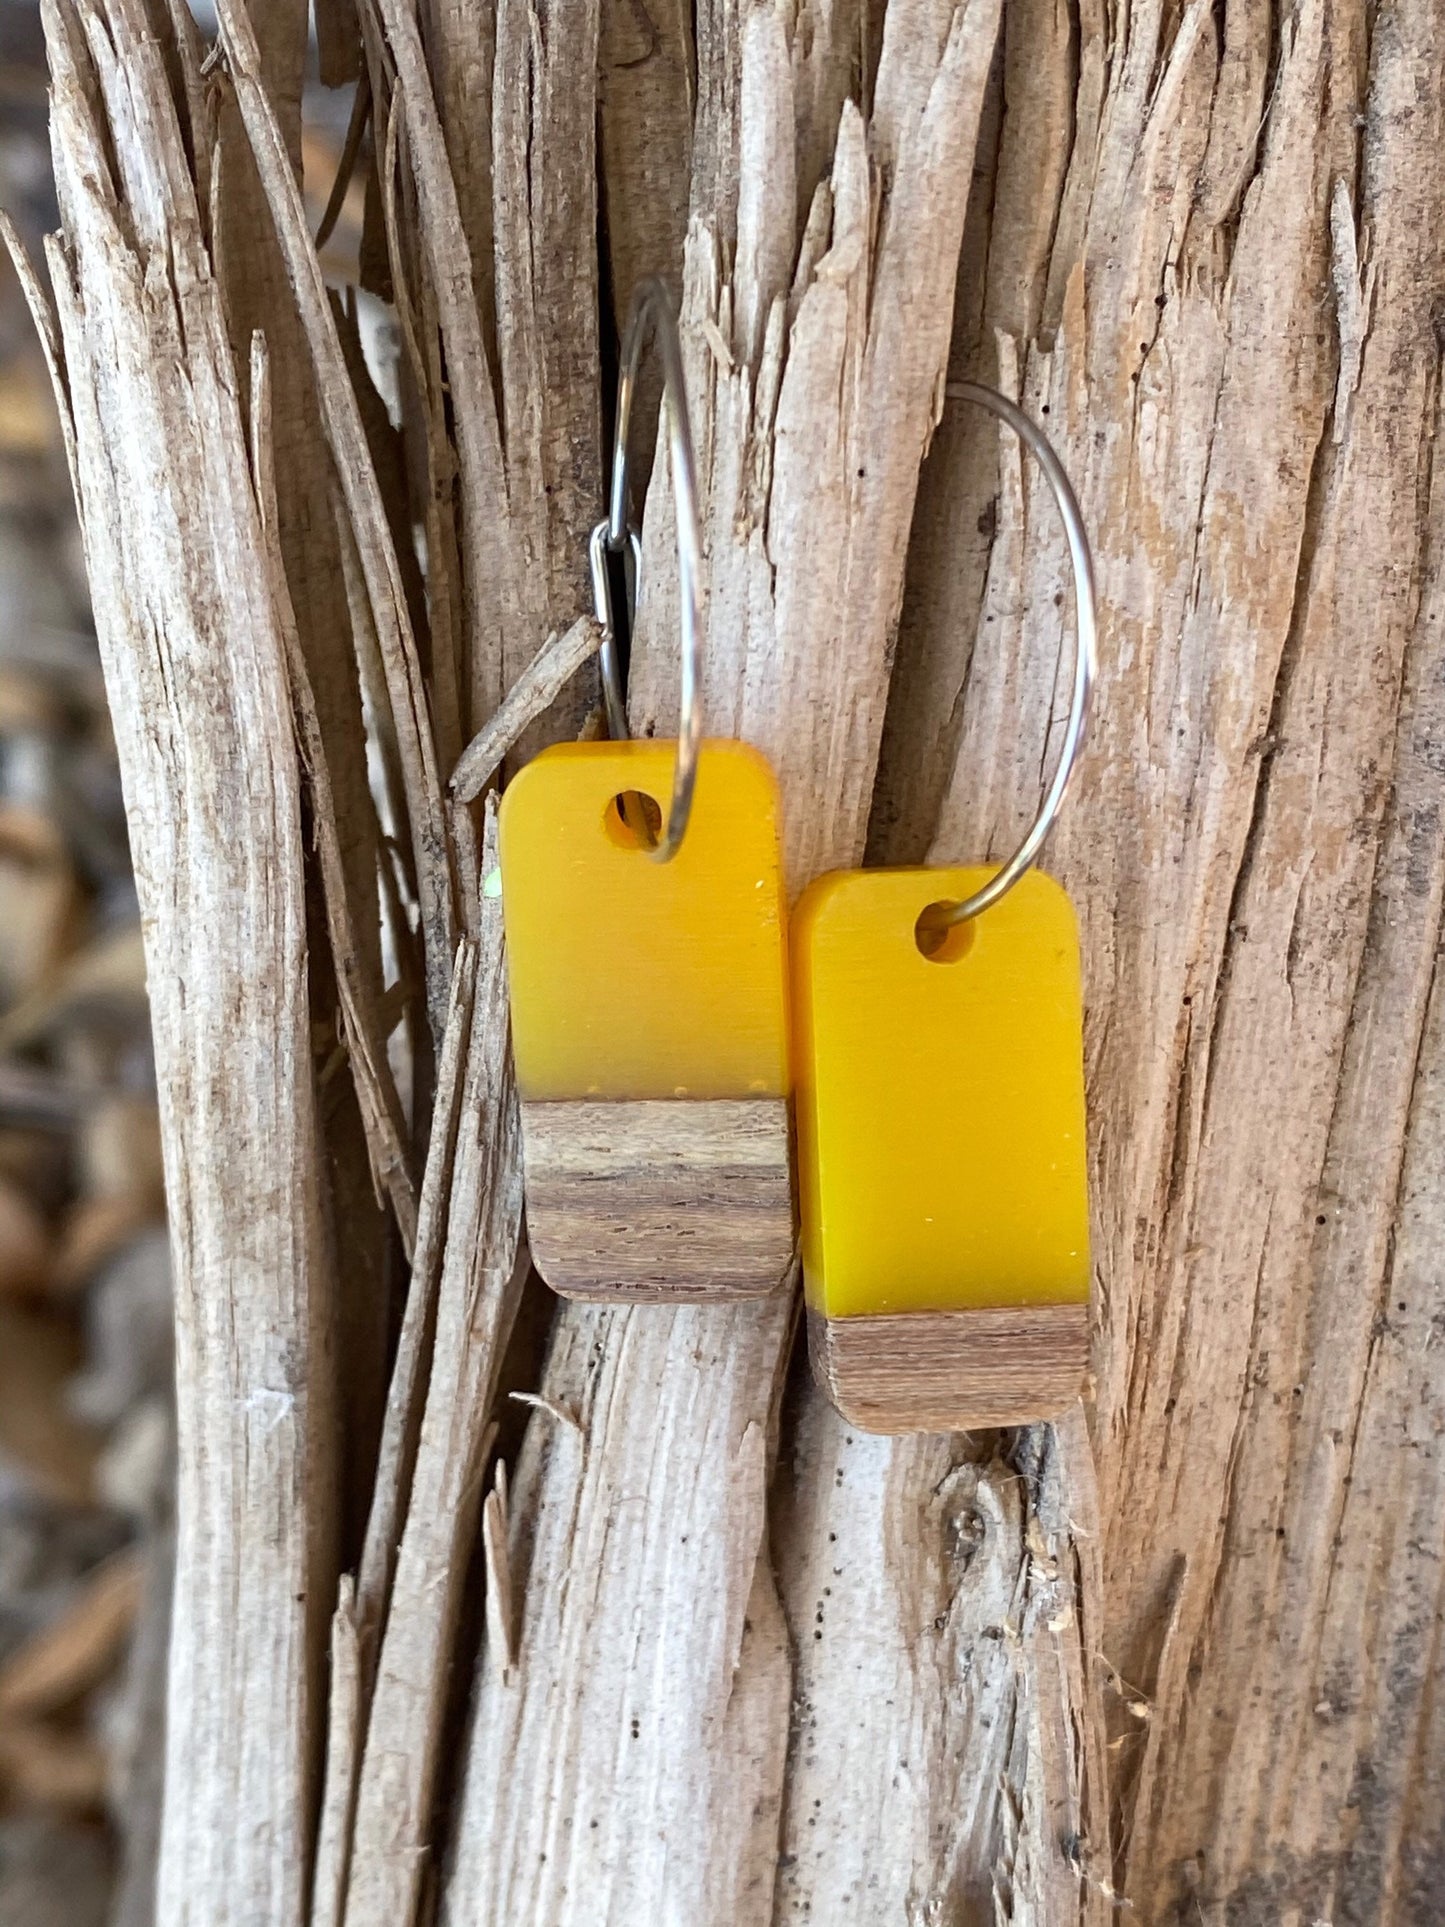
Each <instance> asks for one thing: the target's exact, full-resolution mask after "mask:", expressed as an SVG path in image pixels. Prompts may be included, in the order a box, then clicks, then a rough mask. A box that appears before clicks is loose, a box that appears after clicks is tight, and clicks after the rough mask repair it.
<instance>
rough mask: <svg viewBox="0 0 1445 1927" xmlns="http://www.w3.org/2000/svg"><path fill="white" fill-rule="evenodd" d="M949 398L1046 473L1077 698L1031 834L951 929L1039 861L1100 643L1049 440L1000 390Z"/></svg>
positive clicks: (1083, 545) (1079, 743)
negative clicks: (1061, 549) (993, 426)
mask: <svg viewBox="0 0 1445 1927" xmlns="http://www.w3.org/2000/svg"><path fill="white" fill-rule="evenodd" d="M944 393H945V394H946V395H947V396H948V397H949V398H950V399H953V400H957V401H971V402H976V403H977V404H978V405H979V407H981V408H987V409H988V410H989V412H990V413H991V414H994V415H997V416H998V418H999V420H1000V421H1002V422H1003V423H1005V424H1006V425H1007V426H1008V427H1009V428H1011V429H1012V430H1013V432H1014V433H1015V434H1016V435H1017V436H1018V438H1019V440H1020V441H1021V442H1022V443H1023V444H1024V446H1025V447H1026V448H1027V449H1028V450H1029V452H1030V454H1031V455H1033V456H1034V457H1035V459H1036V460H1037V462H1038V464H1039V467H1040V468H1041V469H1042V470H1043V472H1044V479H1045V480H1046V481H1047V483H1048V485H1049V487H1050V489H1051V490H1052V492H1053V497H1054V500H1055V502H1057V503H1058V506H1059V514H1060V516H1061V517H1062V519H1063V524H1064V534H1065V536H1066V537H1067V538H1068V544H1069V559H1070V561H1071V563H1072V564H1073V571H1074V628H1075V643H1074V694H1073V700H1072V701H1071V703H1070V705H1069V720H1068V725H1067V727H1066V729H1065V731H1064V743H1063V748H1062V749H1061V750H1060V752H1059V763H1058V768H1057V769H1056V770H1055V771H1054V777H1053V781H1052V782H1051V783H1050V784H1049V787H1048V789H1047V791H1046V792H1045V794H1044V800H1043V802H1042V803H1041V804H1040V806H1039V813H1038V815H1037V816H1036V817H1035V818H1034V820H1033V824H1032V826H1031V828H1030V830H1029V833H1028V835H1027V836H1026V837H1025V838H1024V840H1023V842H1022V843H1020V845H1019V846H1018V848H1017V849H1016V850H1015V851H1014V853H1013V855H1012V856H1011V857H1010V858H1009V860H1008V862H1007V863H1005V864H1004V865H1003V867H1002V869H1000V870H999V871H998V872H997V874H996V875H994V876H992V877H990V879H989V881H988V882H987V883H986V884H985V885H984V886H983V888H982V889H981V890H975V891H974V893H973V895H972V896H971V897H965V898H964V899H963V901H962V903H955V904H954V905H952V907H951V908H950V909H949V910H948V911H947V912H946V913H940V914H939V916H938V917H937V919H936V926H935V927H938V928H942V929H948V928H951V927H952V926H953V925H954V924H959V923H966V922H967V921H968V920H969V918H970V917H976V916H979V915H981V914H982V912H983V911H985V910H987V909H990V908H991V907H992V906H993V905H994V904H995V903H997V902H998V901H999V899H1000V897H1005V896H1007V895H1008V893H1009V891H1010V890H1012V888H1013V887H1014V885H1015V884H1016V883H1017V882H1018V880H1019V878H1020V877H1021V876H1023V875H1024V873H1025V872H1026V871H1027V870H1029V869H1031V868H1032V867H1033V865H1034V863H1035V862H1036V861H1037V859H1038V854H1039V851H1040V850H1041V849H1042V848H1043V845H1044V839H1045V838H1046V837H1047V836H1048V833H1049V831H1050V830H1051V829H1052V828H1053V827H1054V824H1055V822H1056V821H1057V819H1058V815H1059V812H1060V810H1062V808H1063V807H1064V798H1065V796H1066V795H1067V794H1068V789H1069V781H1070V779H1071V777H1072V776H1073V774H1074V770H1075V768H1076V766H1077V764H1078V761H1079V757H1080V756H1081V755H1082V753H1083V748H1084V738H1085V736H1086V734H1087V733H1088V727H1089V703H1090V699H1091V697H1092V695H1093V689H1094V677H1095V675H1096V673H1097V671H1098V659H1099V638H1098V626H1097V623H1096V619H1095V610H1094V562H1093V558H1092V556H1091V555H1090V553H1089V537H1088V532H1087V530H1086V529H1085V527H1084V518H1083V514H1082V512H1081V511H1080V508H1079V502H1078V497H1077V496H1076V495H1075V494H1074V491H1073V488H1072V486H1071V485H1070V482H1069V478H1068V476H1067V475H1066V474H1065V473H1064V466H1063V463H1062V462H1061V461H1060V460H1059V458H1058V456H1057V455H1056V454H1055V453H1054V448H1053V444H1052V443H1051V442H1050V440H1049V438H1048V436H1047V435H1045V434H1044V432H1043V430H1042V429H1041V428H1040V427H1039V426H1038V424H1037V423H1036V422H1034V421H1032V420H1030V418H1029V417H1028V416H1027V415H1026V414H1025V413H1024V412H1023V410H1022V409H1021V408H1019V407H1017V406H1016V405H1015V404H1014V403H1013V402H1011V401H1010V400H1009V399H1008V397H1007V395H1001V394H999V392H998V390H997V389H995V388H985V387H983V386H982V385H981V384H980V383H979V382H976V381H958V382H950V383H949V384H948V386H947V388H946V389H945V390H944Z"/></svg>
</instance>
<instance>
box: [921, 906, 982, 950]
mask: <svg viewBox="0 0 1445 1927" xmlns="http://www.w3.org/2000/svg"><path fill="white" fill-rule="evenodd" d="M957 908H958V905H957V904H956V903H930V904H929V906H928V908H927V909H926V910H923V911H921V912H920V913H919V918H918V921H917V923H915V924H914V926H913V941H914V942H915V943H916V944H917V945H918V949H919V953H920V955H922V956H924V957H926V958H927V959H928V961H929V962H930V963H957V962H958V960H959V958H960V957H966V956H967V955H968V953H969V951H970V950H972V948H973V918H972V917H970V918H969V920H968V922H967V923H950V922H949V921H948V919H949V917H950V916H951V915H952V914H953V912H954V911H955V910H956V909H957Z"/></svg>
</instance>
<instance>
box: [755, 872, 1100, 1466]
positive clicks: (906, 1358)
mask: <svg viewBox="0 0 1445 1927" xmlns="http://www.w3.org/2000/svg"><path fill="white" fill-rule="evenodd" d="M991 874H992V871H991V870H989V869H984V868H972V869H958V870H933V869H928V870H923V869H920V870H876V871H848V872H837V873H834V874H832V875H829V876H825V877H822V878H820V879H819V880H818V881H817V882H816V883H815V884H813V885H812V887H811V888H810V889H809V890H807V891H806V892H805V893H804V895H803V897H802V899H801V901H800V902H799V904H798V907H797V910H796V911H795V913H794V918H793V925H792V957H793V982H794V1021H795V1025H796V1031H797V1036H796V1050H795V1085H796V1093H797V1098H796V1109H797V1128H798V1162H799V1189H800V1200H799V1202H800V1210H801V1215H802V1230H803V1271H804V1282H805V1289H806V1293H807V1299H808V1310H809V1323H810V1339H811V1348H812V1353H813V1360H814V1365H815V1369H816V1370H817V1371H818V1374H819V1377H820V1378H821V1379H822V1381H823V1383H824V1385H825V1389H827V1391H828V1392H829V1395H830V1396H831V1397H832V1398H833V1400H834V1402H835V1403H836V1404H837V1405H838V1406H839V1408H840V1410H841V1411H843V1413H844V1414H845V1416H847V1417H849V1418H850V1419H852V1420H853V1421H854V1422H855V1423H857V1424H858V1425H860V1426H863V1427H864V1428H866V1429H868V1430H872V1431H882V1432H904V1431H942V1430H956V1429H958V1430H962V1429H968V1428H970V1427H978V1426H984V1425H1005V1424H1020V1423H1025V1422H1028V1421H1031V1420H1033V1419H1037V1418H1041V1417H1046V1416H1050V1415H1052V1414H1055V1413H1057V1412H1058V1411H1059V1410H1061V1409H1062V1408H1063V1407H1064V1406H1065V1405H1067V1404H1068V1403H1070V1402H1071V1401H1072V1399H1073V1398H1074V1397H1075V1396H1077V1393H1078V1389H1079V1386H1080V1383H1081V1380H1082V1377H1083V1371H1084V1365H1085V1361H1086V1357H1087V1341H1088V1297H1089V1238H1088V1229H1089V1225H1088V1186H1087V1170H1086V1144H1085V1128H1084V1084H1083V1017H1082V1004H1081V996H1080V982H1079V953H1078V936H1077V931H1076V927H1075V922H1074V914H1073V909H1072V906H1071V905H1070V903H1069V900H1068V898H1067V896H1066V895H1065V894H1064V892H1063V890H1062V889H1061V888H1060V887H1059V885H1058V884H1057V883H1055V882H1054V881H1053V880H1052V879H1051V878H1048V877H1046V876H1043V875H1041V874H1039V873H1038V872H1037V871H1031V872H1029V873H1028V874H1027V875H1026V876H1024V877H1023V878H1022V879H1021V880H1020V882H1019V883H1018V884H1017V885H1016V886H1015V887H1014V889H1012V890H1011V891H1010V892H1009V893H1008V894H1007V895H1006V896H1005V897H1003V898H1002V899H1001V900H1000V901H999V902H998V903H997V904H995V905H994V906H993V907H992V908H990V909H988V910H986V911H984V912H983V913H982V914H981V915H980V916H978V917H976V918H973V919H972V920H971V921H970V922H968V923H965V924H962V925H958V926H955V927H954V929H952V930H951V931H949V932H948V933H947V934H946V936H945V937H944V939H943V942H942V944H941V946H940V947H937V948H934V950H933V953H932V954H926V952H925V949H923V948H921V947H920V941H919V936H918V922H919V918H920V916H921V915H922V913H923V912H924V911H925V910H926V909H927V908H928V907H929V906H930V905H931V904H934V903H937V902H939V901H940V900H945V901H956V900H959V899H962V898H963V897H966V896H968V895H970V894H971V893H972V892H973V891H975V890H977V889H978V888H979V887H980V886H981V885H982V884H983V883H984V882H985V881H986V880H987V879H988V877H989V876H990V875H991Z"/></svg>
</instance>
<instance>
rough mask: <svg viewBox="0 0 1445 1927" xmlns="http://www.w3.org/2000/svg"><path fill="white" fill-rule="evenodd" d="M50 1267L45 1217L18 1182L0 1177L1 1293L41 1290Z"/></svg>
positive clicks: (17, 1294) (13, 1294)
mask: <svg viewBox="0 0 1445 1927" xmlns="http://www.w3.org/2000/svg"><path fill="white" fill-rule="evenodd" d="M53 1268H54V1267H53V1253H52V1249H51V1240H50V1233H49V1231H48V1229H47V1228H46V1225H45V1220H44V1219H43V1218H42V1217H41V1215H40V1213H39V1212H38V1211H37V1210H36V1209H35V1206H34V1205H33V1204H32V1203H31V1202H30V1200H29V1198H28V1197H26V1195H25V1193H24V1192H23V1191H21V1190H20V1189H19V1187H18V1186H17V1185H14V1184H12V1183H11V1182H10V1181H9V1179H8V1178H3V1177H0V1297H5V1298H14V1297H25V1296H29V1295H31V1294H33V1293H37V1292H42V1291H44V1290H45V1288H46V1286H47V1285H48V1284H49V1282H50V1279H51V1275H52V1271H53Z"/></svg>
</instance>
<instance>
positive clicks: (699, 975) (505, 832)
mask: <svg viewBox="0 0 1445 1927" xmlns="http://www.w3.org/2000/svg"><path fill="white" fill-rule="evenodd" d="M674 757H675V752H674V748H673V745H672V744H671V743H670V742H663V743H649V742H629V743H567V744H562V745H560V746H558V747H557V748H555V749H548V750H544V751H543V752H542V754H541V755H540V756H538V757H536V758H535V759H534V760H533V761H532V762H531V763H529V764H528V765H527V766H526V768H525V769H523V770H522V771H521V772H520V773H519V774H518V775H517V776H516V778H515V779H514V780H513V782H512V783H511V784H510V786H509V787H508V789H507V792H506V794H505V795H504V797H503V798H502V809H501V819H500V825H499V832H500V852H501V871H502V908H503V913H504V916H505V920H506V930H507V953H508V967H509V971H510V976H511V993H512V1042H513V1047H514V1050H515V1053H516V1061H517V1081H518V1086H519V1088H520V1091H521V1095H522V1097H523V1098H524V1099H528V1100H532V1101H542V1100H548V1099H563V1098H584V1097H591V1098H599V1097H600V1098H618V1099H623V1098H664V1097H698V1098H727V1097H750V1096H757V1097H783V1096H786V1094H787V1091H788V1029H787V963H786V946H785V928H786V926H785V916H786V911H785V906H784V902H783V885H782V872H781V863H780V857H779V849H778V793H777V784H776V781H775V779H774V777H773V773H772V770H771V768H770V767H769V765H768V763H767V760H766V759H765V758H764V757H763V756H761V755H759V753H758V752H757V751H756V750H754V749H750V748H748V747H747V745H746V744H743V743H734V742H707V743H704V744H703V746H702V751H701V756H700V759H699V763H698V772H697V789H696V792H695V795H694V798H693V806H692V816H691V819H690V821H689V823H688V829H687V835H686V836H685V837H684V838H683V842H682V847H681V849H680V850H679V851H678V853H677V855H676V856H675V857H673V858H672V859H671V861H670V862H667V863H659V862H657V861H656V860H655V859H654V858H653V857H651V856H650V855H649V854H648V853H647V851H646V850H645V849H642V848H639V847H638V845H637V841H636V839H635V837H634V836H633V835H632V834H631V833H630V832H629V830H628V827H627V824H626V822H625V821H624V820H623V819H622V818H621V817H620V816H619V814H618V812H617V810H616V808H615V805H614V799H615V798H616V797H617V796H619V795H622V794H625V793H633V794H637V793H640V794H642V795H645V796H648V797H651V798H653V799H655V803H656V805H657V809H658V815H659V816H660V815H661V814H663V813H665V812H666V811H667V809H668V807H669V805H670V801H671V796H672V777H673V763H674ZM633 814H634V817H635V815H636V807H635V805H634V806H633Z"/></svg>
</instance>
